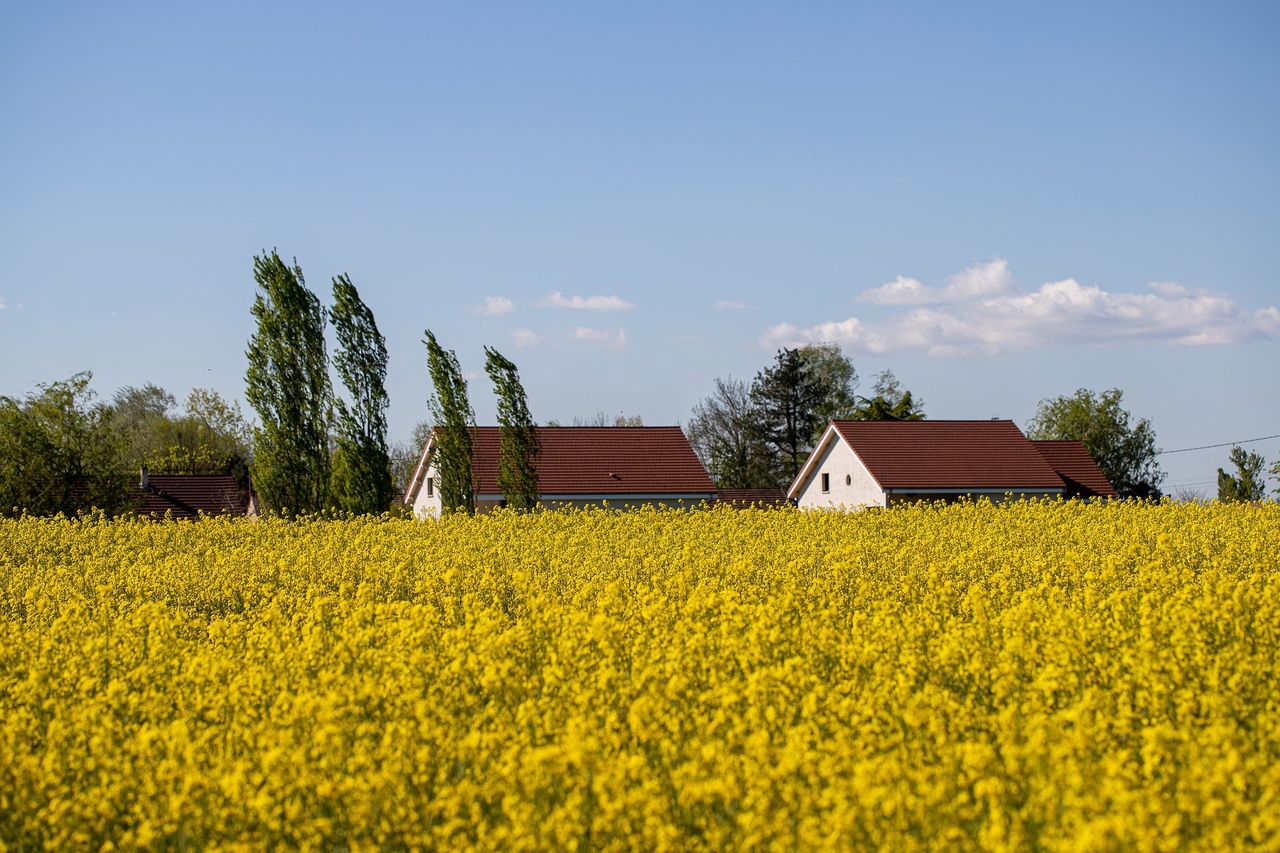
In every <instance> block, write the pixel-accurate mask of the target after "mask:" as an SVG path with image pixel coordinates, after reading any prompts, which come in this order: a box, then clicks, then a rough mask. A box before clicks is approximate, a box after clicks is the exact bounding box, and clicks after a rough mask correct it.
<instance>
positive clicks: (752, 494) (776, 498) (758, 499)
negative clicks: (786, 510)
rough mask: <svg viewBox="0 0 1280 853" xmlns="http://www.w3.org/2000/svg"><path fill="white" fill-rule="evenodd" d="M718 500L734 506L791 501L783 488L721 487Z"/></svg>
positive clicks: (768, 504) (764, 504)
mask: <svg viewBox="0 0 1280 853" xmlns="http://www.w3.org/2000/svg"><path fill="white" fill-rule="evenodd" d="M716 502H717V503H724V504H729V505H730V506H734V507H749V506H786V505H787V504H789V503H791V501H789V500H787V495H786V493H785V492H783V491H782V489H719V490H718V491H717V492H716Z"/></svg>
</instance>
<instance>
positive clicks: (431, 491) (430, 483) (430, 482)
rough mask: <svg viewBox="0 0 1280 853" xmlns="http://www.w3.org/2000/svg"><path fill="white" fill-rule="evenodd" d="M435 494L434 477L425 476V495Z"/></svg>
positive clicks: (433, 495)
mask: <svg viewBox="0 0 1280 853" xmlns="http://www.w3.org/2000/svg"><path fill="white" fill-rule="evenodd" d="M435 494H436V479H435V477H428V478H427V497H429V498H432V497H435Z"/></svg>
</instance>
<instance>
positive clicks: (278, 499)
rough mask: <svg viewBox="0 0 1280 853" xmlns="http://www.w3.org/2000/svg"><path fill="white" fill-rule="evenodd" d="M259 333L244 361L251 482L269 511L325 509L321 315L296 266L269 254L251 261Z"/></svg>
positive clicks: (326, 392) (325, 376) (325, 379)
mask: <svg viewBox="0 0 1280 853" xmlns="http://www.w3.org/2000/svg"><path fill="white" fill-rule="evenodd" d="M253 277H254V280H255V281H256V282H257V285H258V294H257V295H256V296H255V297H254V302H253V311H252V313H253V317H254V319H255V320H256V321H257V329H256V331H255V332H254V333H253V336H252V337H251V338H249V348H248V350H247V352H246V353H245V355H246V356H247V357H248V360H249V367H248V370H247V371H246V373H245V398H246V399H248V401H249V405H251V406H252V407H253V409H254V411H255V412H257V415H258V420H259V421H260V422H261V426H259V427H258V428H257V429H255V430H254V436H253V438H254V441H253V443H254V465H253V480H254V487H255V488H256V489H257V492H258V495H259V496H260V497H261V498H262V501H263V503H264V504H265V505H266V507H267V509H268V510H269V511H272V512H277V513H282V514H285V515H292V514H295V513H302V512H318V511H321V510H324V509H327V508H328V505H329V500H328V487H329V467H330V457H329V411H330V398H331V392H330V388H329V371H328V358H327V356H326V353H325V341H324V319H325V312H324V308H323V307H322V306H321V305H320V300H319V299H317V298H316V295H315V294H314V293H312V292H311V291H310V290H308V289H307V287H306V281H305V279H304V278H303V276H302V268H301V267H300V266H298V262H297V260H296V259H295V260H294V262H293V266H289V265H287V264H285V262H284V261H282V260H281V259H280V255H279V254H278V253H277V252H276V251H275V250H272V252H271V254H269V255H268V254H266V253H265V252H264V253H263V254H262V255H260V256H255V257H254V259H253Z"/></svg>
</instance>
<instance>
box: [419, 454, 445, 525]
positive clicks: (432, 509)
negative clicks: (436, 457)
mask: <svg viewBox="0 0 1280 853" xmlns="http://www.w3.org/2000/svg"><path fill="white" fill-rule="evenodd" d="M428 477H430V478H431V480H432V482H433V483H435V484H436V486H435V487H434V488H433V489H432V490H431V491H432V494H431V496H430V497H428V496H427V478H428ZM439 483H440V476H439V475H438V474H437V473H436V466H435V464H434V463H433V464H431V465H428V466H427V472H426V473H425V474H423V475H422V485H421V486H419V487H418V496H417V497H416V498H414V500H413V514H414V515H415V516H416V517H418V518H439V517H440V486H439Z"/></svg>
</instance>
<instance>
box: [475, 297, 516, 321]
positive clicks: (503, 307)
mask: <svg viewBox="0 0 1280 853" xmlns="http://www.w3.org/2000/svg"><path fill="white" fill-rule="evenodd" d="M514 310H516V304H515V303H514V302H512V301H511V300H510V299H508V298H507V297H505V296H486V297H485V298H484V303H483V304H482V305H480V306H478V307H477V308H476V309H475V312H476V313H477V314H480V315H482V316H485V317H503V316H506V315H507V314H510V313H511V312H512V311H514Z"/></svg>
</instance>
